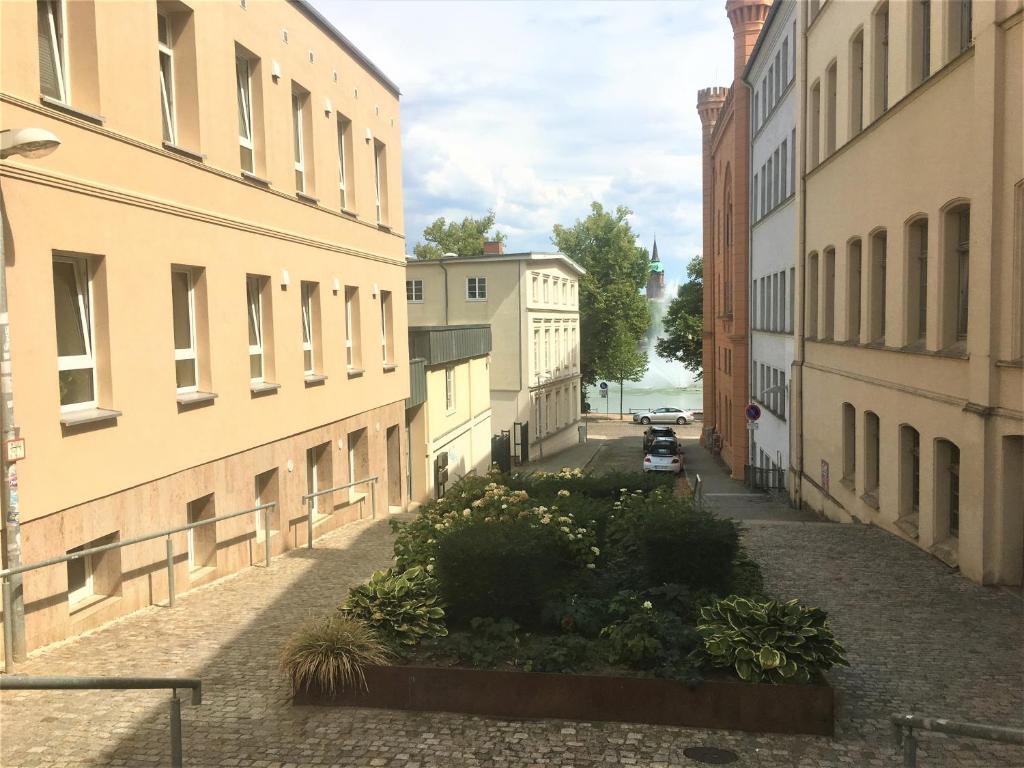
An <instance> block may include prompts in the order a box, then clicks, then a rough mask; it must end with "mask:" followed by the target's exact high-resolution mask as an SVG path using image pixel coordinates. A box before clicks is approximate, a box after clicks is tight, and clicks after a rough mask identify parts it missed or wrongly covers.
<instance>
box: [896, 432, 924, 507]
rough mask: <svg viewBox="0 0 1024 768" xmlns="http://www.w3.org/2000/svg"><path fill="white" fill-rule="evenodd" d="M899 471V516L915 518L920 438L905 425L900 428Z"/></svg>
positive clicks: (919, 466) (919, 496)
mask: <svg viewBox="0 0 1024 768" xmlns="http://www.w3.org/2000/svg"><path fill="white" fill-rule="evenodd" d="M899 470H900V489H899V492H900V493H899V500H900V514H899V516H900V517H901V518H903V517H912V516H916V515H917V514H918V512H919V510H920V508H921V436H920V434H918V432H917V430H916V429H914V428H913V427H911V426H909V425H907V424H903V425H902V426H900V465H899Z"/></svg>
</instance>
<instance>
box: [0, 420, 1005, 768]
mask: <svg viewBox="0 0 1024 768" xmlns="http://www.w3.org/2000/svg"><path fill="white" fill-rule="evenodd" d="M638 435H639V430H637V431H636V434H634V433H632V432H629V431H628V430H626V429H623V431H622V434H621V435H620V434H616V435H614V436H611V438H610V440H609V442H608V449H607V451H608V454H607V455H609V456H615V455H619V456H623V457H628V456H634V455H638V454H639V445H638V444H634V443H636V441H638V440H639V436H638ZM604 455H605V450H602V454H601V457H599V458H600V460H601V461H602V462H603V460H604V459H603V456H604ZM687 456H688V458H691V459H695V458H696V456H695V454H694V451H693V450H690V449H688V450H687ZM709 477H710V475H709ZM746 538H747V542H748V546H749V547H750V549H751V551H752V553H753V554H754V556H755V557H756V558H757V559H758V560H759V561H760V562H761V563H762V565H763V567H764V570H765V574H766V577H767V579H768V583H769V586H770V588H771V589H772V590H774V591H775V592H777V593H778V594H779V595H780V596H782V597H788V596H790V595H792V596H799V597H801V598H802V599H804V600H806V601H808V602H810V603H813V604H817V605H821V606H822V607H824V608H826V609H828V610H829V611H830V612H831V614H832V616H833V619H834V622H835V626H836V630H837V632H838V634H839V636H840V637H841V638H842V640H843V641H844V642H845V643H846V646H847V649H848V652H849V657H850V661H851V663H852V664H853V667H852V668H851V669H840V670H837V671H836V672H835V673H834V674H833V675H832V679H833V682H834V684H835V686H836V688H837V691H838V700H839V704H838V716H837V734H836V738H835V739H824V738H817V737H803V736H778V735H764V736H759V735H753V734H743V733H732V732H713V731H704V730H692V729H681V728H667V727H656V726H639V725H621V724H615V723H592V724H591V723H571V722H557V721H533V722H515V721H500V720H487V719H483V718H477V717H468V716H461V715H450V714H417V713H402V712H388V711H382V710H353V709H334V708H319V707H293V706H291V705H290V704H289V703H288V701H287V687H286V684H285V681H284V678H283V676H282V675H281V673H280V672H279V671H278V670H277V666H276V656H277V651H278V648H279V647H280V645H281V643H282V642H283V641H284V639H285V638H286V637H287V636H288V635H289V634H290V633H291V632H292V631H293V629H294V627H295V626H296V625H297V624H298V623H299V622H300V621H301V620H302V619H303V618H304V617H305V616H307V615H309V614H311V613H316V612H322V611H326V610H330V609H332V608H333V607H334V606H335V605H336V604H337V603H338V602H339V601H340V600H341V599H342V598H343V597H344V596H345V594H346V593H347V591H348V588H349V587H350V586H351V585H354V584H356V583H358V582H361V581H363V580H365V579H366V578H367V577H368V576H369V575H370V573H371V571H373V570H374V569H375V568H379V567H383V566H386V565H387V564H388V562H389V561H390V557H391V539H390V534H389V533H388V530H387V525H386V523H385V522H383V521H381V522H377V523H358V524H354V525H352V526H350V527H348V528H345V529H342V530H339V531H335V532H333V533H332V534H330V535H328V536H327V537H325V538H324V539H321V540H319V541H318V542H317V546H316V548H315V549H314V550H312V551H307V550H297V551H293V552H291V553H288V554H286V555H284V556H282V557H280V558H277V559H275V560H274V562H273V564H272V566H271V568H270V569H269V570H264V569H262V568H250V569H248V570H246V571H243V572H241V573H240V574H238V575H236V576H234V577H231V578H228V579H224V580H222V581H220V582H218V583H216V584H213V585H210V586H209V587H206V588H203V589H200V590H196V591H194V592H190V593H187V594H184V595H182V596H181V597H180V599H179V601H178V605H177V606H176V607H175V608H174V609H172V610H169V609H165V608H149V609H146V610H145V611H142V612H140V613H138V614H135V615H133V616H130V617H127V618H125V619H123V620H121V621H119V622H117V623H115V624H112V625H109V626H107V627H106V628H103V629H100V630H98V631H96V632H94V633H92V634H90V635H87V636H84V637H80V638H77V639H75V640H72V641H70V642H67V643H65V644H63V645H61V646H58V647H55V648H51V649H48V650H45V651H43V652H40V653H37V654H35V655H33V657H32V658H30V660H29V662H28V663H26V664H25V665H24V666H23V668H22V671H23V672H25V673H27V674H67V675H74V674H78V675H81V674H106V675H118V674H120V675H125V674H136V675H141V674H146V675H152V674H159V675H187V676H199V677H202V679H203V704H202V705H201V706H199V707H192V706H190V705H188V704H185V705H184V706H183V708H182V712H183V720H184V732H185V754H186V761H187V762H186V764H187V765H190V766H210V767H211V768H213V767H214V766H216V767H217V768H221V767H225V766H241V767H248V768H282V767H283V766H286V765H287V766H307V765H309V766H387V767H388V768H392V767H401V768H428V767H434V766H436V767H437V768H442V767H447V766H457V767H462V766H467V767H469V766H502V767H503V768H532V767H533V766H577V768H597V766H609V765H636V766H645V767H651V768H653V767H655V766H663V767H666V768H667V767H668V766H680V768H682V767H683V766H694V767H696V766H697V765H698V764H697V763H695V762H694V761H692V760H690V759H688V758H686V757H684V756H683V750H684V749H685V748H686V747H689V746H694V745H699V744H706V745H713V746H720V747H727V748H730V749H733V750H735V751H736V752H737V753H738V754H739V756H740V760H739V762H737V763H735V764H734V765H737V766H756V767H758V768H825V767H826V766H850V768H861V767H862V766H871V767H878V768H882V767H885V766H896V765H898V764H899V761H898V760H897V759H896V757H895V756H894V755H893V752H892V747H891V733H890V730H889V728H888V725H887V718H888V715H889V714H890V713H892V712H902V711H916V712H921V713H924V714H931V715H946V716H955V717H962V718H964V719H973V720H981V721H987V722H995V723H1003V724H1011V725H1017V726H1024V678H1022V669H1024V658H1022V654H1024V651H1022V643H1021V638H1022V637H1024V610H1022V604H1021V601H1020V599H1019V597H1017V596H1015V595H1011V594H1009V593H1007V592H1005V591H1000V590H995V589H989V588H984V587H979V586H976V585H974V584H971V583H970V582H967V581H966V580H964V579H962V578H961V577H960V576H958V575H957V574H955V573H953V572H951V571H950V570H949V569H947V568H946V567H945V566H943V565H942V564H940V563H938V562H937V561H936V560H934V559H933V558H931V557H929V556H928V555H926V554H925V553H923V552H921V551H919V550H917V549H916V548H914V547H912V546H910V545H908V544H905V543H904V542H901V541H899V540H898V539H895V538H894V537H892V536H889V535H887V534H886V533H884V532H882V531H880V530H878V529H875V528H870V527H865V526H853V525H838V524H832V523H819V522H813V523H801V522H774V521H771V520H767V521H766V520H752V521H751V522H749V523H748V524H747V533H746ZM167 744H168V729H167V705H166V697H165V695H164V694H163V693H160V692H125V693H113V692H68V693H62V694H59V695H57V694H52V693H45V692H18V693H13V692H5V693H3V694H0V763H2V765H4V766H12V767H14V766H18V767H21V766H25V767H26V768H34V767H35V766H53V767H54V768H68V767H70V766H94V765H116V766H146V765H164V764H166V762H167V756H168V748H167ZM919 754H920V758H921V759H920V762H919V765H920V766H922V768H935V767H937V766H943V767H945V766H956V767H958V768H1003V767H1004V766H1005V767H1007V768H1009V767H1011V766H1017V767H1018V768H1019V767H1020V766H1024V750H1021V749H1011V748H1009V747H1004V746H998V745H991V744H988V743H985V742H976V741H969V740H959V739H946V738H942V737H933V736H924V738H923V741H922V746H921V751H920V753H919Z"/></svg>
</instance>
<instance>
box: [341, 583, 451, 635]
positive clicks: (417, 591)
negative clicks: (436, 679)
mask: <svg viewBox="0 0 1024 768" xmlns="http://www.w3.org/2000/svg"><path fill="white" fill-rule="evenodd" d="M341 611H342V612H343V613H345V614H347V615H349V616H352V617H354V618H357V619H360V620H362V621H364V622H366V623H367V624H368V625H370V626H371V627H374V628H375V629H376V630H377V631H378V632H379V633H380V634H381V635H382V636H383V637H385V638H386V639H388V640H390V641H392V642H395V643H398V644H400V645H415V644H416V643H418V642H419V641H420V640H421V639H422V638H424V637H442V636H444V635H446V634H447V633H448V630H447V629H446V628H445V625H444V609H443V608H442V607H441V601H440V599H439V598H438V595H437V582H436V581H435V580H434V579H432V578H431V577H430V575H429V574H428V573H427V572H426V570H424V569H423V568H421V567H419V566H416V567H414V568H409V569H408V570H405V571H402V572H401V573H396V572H395V570H394V569H393V568H389V569H388V570H386V571H377V572H376V573H374V574H373V577H372V578H371V579H370V580H369V582H367V583H366V584H363V585H361V586H358V587H355V588H354V589H352V591H351V592H349V596H348V600H346V601H345V604H344V605H342V606H341Z"/></svg>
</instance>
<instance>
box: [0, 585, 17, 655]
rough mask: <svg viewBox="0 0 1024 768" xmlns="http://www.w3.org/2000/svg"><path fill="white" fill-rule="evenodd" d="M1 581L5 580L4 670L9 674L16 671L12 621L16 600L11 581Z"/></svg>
mask: <svg viewBox="0 0 1024 768" xmlns="http://www.w3.org/2000/svg"><path fill="white" fill-rule="evenodd" d="M0 581H2V582H3V600H4V603H3V604H4V672H6V673H7V674H8V675H9V674H11V673H13V672H14V625H13V624H12V622H11V611H12V610H14V608H13V606H14V601H13V600H12V599H11V582H10V581H8V580H7V579H0Z"/></svg>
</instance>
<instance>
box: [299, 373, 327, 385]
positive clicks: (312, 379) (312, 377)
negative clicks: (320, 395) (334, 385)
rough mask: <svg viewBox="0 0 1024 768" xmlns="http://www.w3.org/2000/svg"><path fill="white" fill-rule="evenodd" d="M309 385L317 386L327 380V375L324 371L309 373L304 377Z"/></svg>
mask: <svg viewBox="0 0 1024 768" xmlns="http://www.w3.org/2000/svg"><path fill="white" fill-rule="evenodd" d="M303 381H304V382H305V384H306V386H307V387H316V386H319V385H320V384H323V383H324V382H325V381H327V377H326V376H324V375H323V374H322V373H307V374H306V375H305V377H304V378H303Z"/></svg>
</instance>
